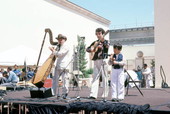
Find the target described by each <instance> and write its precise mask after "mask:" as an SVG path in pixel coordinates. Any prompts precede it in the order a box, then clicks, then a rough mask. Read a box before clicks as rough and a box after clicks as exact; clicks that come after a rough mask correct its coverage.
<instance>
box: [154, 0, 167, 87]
mask: <svg viewBox="0 0 170 114" xmlns="http://www.w3.org/2000/svg"><path fill="white" fill-rule="evenodd" d="M154 6H155V9H154V11H155V17H154V18H155V58H156V61H155V63H156V70H155V71H156V87H157V88H159V87H161V82H162V78H161V76H160V66H161V65H162V66H163V69H164V72H165V75H166V79H167V83H168V85H170V72H169V70H170V64H169V63H170V53H169V50H170V44H169V43H170V13H169V11H170V0H155V3H154Z"/></svg>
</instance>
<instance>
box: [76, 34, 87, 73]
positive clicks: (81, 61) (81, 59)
mask: <svg viewBox="0 0 170 114" xmlns="http://www.w3.org/2000/svg"><path fill="white" fill-rule="evenodd" d="M77 40H78V46H77V51H78V55H77V56H78V69H79V70H80V71H81V72H82V73H83V75H84V76H85V74H86V73H85V72H86V70H85V69H86V64H87V60H86V58H85V57H86V48H85V47H86V46H85V39H84V37H80V36H77Z"/></svg>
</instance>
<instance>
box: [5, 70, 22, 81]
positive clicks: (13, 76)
mask: <svg viewBox="0 0 170 114" xmlns="http://www.w3.org/2000/svg"><path fill="white" fill-rule="evenodd" d="M7 82H8V83H9V82H12V83H17V82H19V77H18V76H17V75H16V74H15V73H14V72H13V71H10V72H9V76H8V78H7Z"/></svg>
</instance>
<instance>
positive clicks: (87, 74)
mask: <svg viewBox="0 0 170 114" xmlns="http://www.w3.org/2000/svg"><path fill="white" fill-rule="evenodd" d="M90 74H93V69H92V68H90V69H87V70H86V71H85V74H84V77H85V78H89V75H90Z"/></svg>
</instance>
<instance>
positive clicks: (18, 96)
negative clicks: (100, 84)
mask: <svg viewBox="0 0 170 114" xmlns="http://www.w3.org/2000/svg"><path fill="white" fill-rule="evenodd" d="M60 89H61V88H60ZM102 89H103V88H99V94H98V95H99V97H98V98H97V99H95V100H92V99H88V96H89V93H90V89H89V88H88V87H82V88H81V90H80V89H78V88H76V87H75V88H70V92H69V94H68V98H67V99H62V98H57V97H55V96H53V97H47V98H31V95H30V89H29V88H24V89H23V88H22V89H21V90H17V89H16V90H8V91H6V95H4V96H1V101H0V104H1V108H0V111H1V113H9V112H10V113H11V112H12V114H13V113H14V114H15V112H17V113H16V114H18V113H19V114H29V113H33V112H32V111H33V110H35V111H34V112H36V111H37V108H39V109H38V111H39V110H40V109H41V107H42V106H44V107H48V108H45V109H44V108H42V109H41V111H42V110H54V109H55V111H61V112H62V113H87V112H89V111H87V110H88V109H85V108H83V109H81V108H82V107H80V105H82V104H85V105H89V104H93V106H94V104H97V105H96V106H97V108H98V106H99V105H102V106H105V104H106V105H113V106H112V108H113V107H114V106H115V107H116V109H117V106H119V108H121V107H120V106H124V108H125V109H126V107H127V108H128V109H129V108H133V109H135V108H134V107H137V108H136V109H137V110H138V109H141V108H143V107H144V108H146V106H148V105H149V106H150V107H149V109H147V110H149V113H155V114H156V113H167V114H168V113H170V89H169V88H162V89H154V88H151V89H144V88H140V90H141V91H142V93H143V95H144V96H142V95H141V94H140V92H139V91H138V90H137V88H130V89H129V91H128V95H126V96H125V99H124V100H123V101H121V102H119V103H117V102H112V101H111V94H110V93H109V97H107V98H105V99H103V98H101V91H102ZM60 91H61V90H60ZM87 103H88V104H87ZM49 107H54V109H51V108H50V109H49ZM56 107H58V108H56ZM70 107H74V108H72V109H71V110H70V109H69V110H67V109H68V108H70ZM76 107H79V109H76ZM86 108H89V107H87V106H86ZM147 108H148V107H147ZM94 109H95V107H94ZM30 110H31V111H30ZM95 110H96V109H95ZM107 110H110V111H109V112H108V113H111V112H112V111H115V109H112V110H111V109H106V108H105V109H104V108H103V111H102V110H100V112H101V111H102V112H107ZM38 111H37V112H38ZM96 112H98V111H97V110H96ZM35 114H36V113H35Z"/></svg>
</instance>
